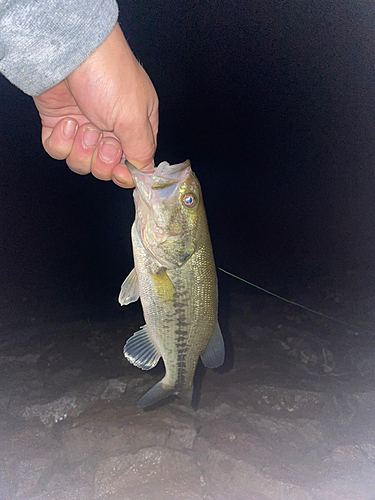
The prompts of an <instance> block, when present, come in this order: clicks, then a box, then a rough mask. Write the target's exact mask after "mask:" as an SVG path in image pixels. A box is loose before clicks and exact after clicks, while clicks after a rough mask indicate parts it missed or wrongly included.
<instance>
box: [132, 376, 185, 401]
mask: <svg viewBox="0 0 375 500" xmlns="http://www.w3.org/2000/svg"><path fill="white" fill-rule="evenodd" d="M163 380H164V379H163ZM163 380H160V382H158V383H157V384H155V385H154V387H151V389H150V390H149V391H147V392H146V394H144V395H143V396H142V397H141V399H140V400H139V401H138V403H137V406H138V408H147V407H148V406H152V405H154V404H156V403H158V402H159V401H162V400H163V399H166V398H167V397H168V396H172V395H176V396H177V395H179V396H180V397H182V398H183V399H185V400H187V401H188V403H189V404H190V405H192V397H193V387H191V388H189V389H183V390H182V391H178V390H176V388H175V387H174V386H172V387H171V386H170V385H166V384H165V383H163Z"/></svg>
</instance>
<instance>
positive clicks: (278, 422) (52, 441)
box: [0, 286, 375, 500]
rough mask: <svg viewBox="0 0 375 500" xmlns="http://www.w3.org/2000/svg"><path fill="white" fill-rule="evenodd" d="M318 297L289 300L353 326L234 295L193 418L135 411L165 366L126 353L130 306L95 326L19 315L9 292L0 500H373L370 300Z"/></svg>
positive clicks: (132, 315) (374, 340)
mask: <svg viewBox="0 0 375 500" xmlns="http://www.w3.org/2000/svg"><path fill="white" fill-rule="evenodd" d="M327 290H328V289H324V287H323V288H322V287H321V286H320V288H319V293H315V292H314V290H309V291H308V292H306V294H305V296H303V295H301V294H299V295H298V296H297V295H296V296H293V297H290V298H293V299H294V300H296V301H298V302H304V303H305V304H306V301H309V300H310V302H309V303H308V305H310V306H311V307H315V308H318V309H319V310H320V311H321V312H323V313H324V314H328V315H330V316H335V317H338V318H339V319H340V320H341V321H343V322H344V323H350V325H348V324H345V325H344V324H340V323H335V322H333V321H330V320H328V319H326V318H323V317H319V316H316V315H313V314H311V313H309V312H307V311H304V310H301V309H297V308H295V307H293V306H290V305H287V304H284V303H282V302H280V301H277V300H276V299H274V298H272V297H268V296H266V295H264V294H261V293H260V292H254V291H253V290H252V289H247V288H245V287H242V288H241V286H239V287H238V289H234V290H232V291H231V293H230V294H228V296H227V300H226V303H225V301H224V303H223V300H222V312H221V323H222V329H223V332H224V334H225V336H226V341H227V353H228V354H227V360H226V362H225V365H224V367H223V368H222V369H220V370H216V371H212V370H204V369H203V368H202V367H199V369H198V372H197V382H196V386H197V394H196V397H197V398H198V399H199V404H198V409H192V408H190V407H187V406H186V405H185V403H184V402H183V401H180V400H178V399H176V400H174V401H167V402H166V403H167V404H164V405H161V406H159V407H158V408H155V409H151V410H148V411H144V410H139V409H137V407H136V402H137V400H138V399H139V397H140V396H141V395H142V394H144V392H145V391H146V390H147V389H148V388H150V387H151V386H152V385H153V384H154V383H155V382H156V381H157V380H159V379H160V378H161V377H162V373H163V368H162V366H158V367H157V368H156V369H155V370H153V371H151V372H147V373H146V372H142V371H141V370H139V369H137V368H135V367H133V366H131V365H130V364H129V363H128V362H127V361H126V360H125V359H124V358H123V356H122V347H123V344H124V342H125V340H126V339H127V338H128V337H129V336H130V335H131V334H132V333H133V332H134V331H135V330H136V329H138V327H139V326H140V325H141V324H142V317H141V312H140V309H139V307H138V306H136V305H134V306H128V308H126V309H125V308H122V309H121V310H120V311H119V313H118V314H115V315H111V314H109V315H108V318H107V319H106V320H105V321H104V322H103V321H101V322H99V321H94V320H93V319H92V318H90V317H84V315H81V316H82V317H78V318H77V317H75V318H74V320H70V319H71V318H70V316H69V314H64V312H63V311H61V310H60V309H59V306H57V305H56V304H55V310H54V311H49V312H48V313H46V312H45V311H41V310H40V308H39V309H38V310H37V312H36V313H35V314H34V315H32V313H30V311H32V310H33V307H32V308H29V309H28V314H27V315H25V316H22V314H21V313H20V310H21V309H22V298H20V297H18V298H17V301H18V303H14V301H15V300H16V299H15V298H13V299H12V297H10V298H9V293H8V294H7V297H8V298H7V300H6V301H5V302H4V300H5V299H4V300H3V312H4V314H3V321H2V324H1V344H0V347H1V351H0V369H1V375H0V383H1V392H0V411H1V420H0V443H1V447H0V500H15V499H19V500H65V499H66V500H93V499H95V500H139V499H144V500H163V499H177V498H179V499H191V500H193V499H194V500H198V499H209V500H228V499H233V500H245V499H246V500H374V499H375V418H374V415H375V387H374V382H375V363H374V356H375V336H374V333H375V331H374V329H373V326H372V325H373V320H374V312H373V311H374V309H375V308H374V306H375V294H374V295H372V294H371V293H370V291H367V294H365V295H363V296H361V297H357V300H355V301H354V300H350V298H347V297H342V296H341V295H340V292H338V291H337V290H333V291H332V290H330V291H329V292H328V291H327ZM314 297H315V298H314ZM317 297H319V299H318V298H317ZM12 300H13V302H12ZM24 300H25V301H26V300H28V299H27V298H25V299H24ZM38 311H39V312H38ZM353 323H354V325H353Z"/></svg>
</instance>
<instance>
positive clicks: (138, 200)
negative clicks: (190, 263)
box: [125, 160, 204, 269]
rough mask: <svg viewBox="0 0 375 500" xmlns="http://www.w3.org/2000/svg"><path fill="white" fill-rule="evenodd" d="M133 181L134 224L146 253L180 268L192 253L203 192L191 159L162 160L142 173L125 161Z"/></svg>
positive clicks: (172, 266) (160, 262) (201, 207)
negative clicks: (168, 161) (172, 163)
mask: <svg viewBox="0 0 375 500" xmlns="http://www.w3.org/2000/svg"><path fill="white" fill-rule="evenodd" d="M125 164H126V166H127V167H128V169H129V171H130V173H131V175H132V178H133V181H134V183H135V190H134V203H135V209H136V218H135V224H136V229H137V233H138V236H139V238H140V240H141V243H142V245H143V247H144V248H145V250H146V251H147V253H148V254H149V255H150V256H151V257H152V258H153V259H155V260H156V261H157V262H158V263H159V264H160V265H161V266H163V267H165V268H167V269H174V268H176V267H181V266H182V265H183V264H184V263H185V262H186V261H187V260H188V259H189V257H191V255H192V254H193V253H194V252H195V250H196V248H197V243H198V233H199V231H198V228H199V222H200V219H201V217H200V215H201V214H202V211H203V214H204V207H203V202H202V193H201V188H200V184H199V181H198V179H197V178H196V177H195V175H194V173H193V171H192V169H191V166H190V161H189V160H186V161H185V162H184V163H179V164H177V165H170V164H169V163H167V162H162V163H160V164H159V166H158V167H156V168H154V171H153V172H152V173H144V172H142V171H140V170H138V169H136V168H135V167H134V166H133V165H132V164H131V163H129V162H125Z"/></svg>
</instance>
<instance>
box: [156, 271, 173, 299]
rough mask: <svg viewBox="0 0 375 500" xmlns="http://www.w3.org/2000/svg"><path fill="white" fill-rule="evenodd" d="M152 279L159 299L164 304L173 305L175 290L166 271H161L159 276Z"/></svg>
mask: <svg viewBox="0 0 375 500" xmlns="http://www.w3.org/2000/svg"><path fill="white" fill-rule="evenodd" d="M152 278H153V282H154V286H155V290H156V293H157V295H158V296H159V298H160V299H161V300H162V301H163V302H164V304H167V305H171V304H172V300H173V296H174V294H175V288H174V286H173V283H172V281H171V279H170V277H169V276H168V274H167V273H166V271H165V269H163V270H161V271H160V272H158V273H157V274H153V275H152Z"/></svg>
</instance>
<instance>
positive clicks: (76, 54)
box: [0, 0, 118, 95]
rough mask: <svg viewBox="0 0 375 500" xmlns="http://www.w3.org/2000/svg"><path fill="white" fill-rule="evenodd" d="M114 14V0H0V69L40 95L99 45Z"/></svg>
mask: <svg viewBox="0 0 375 500" xmlns="http://www.w3.org/2000/svg"><path fill="white" fill-rule="evenodd" d="M117 17H118V7H117V3H116V0H0V72H1V73H3V75H4V76H5V77H6V78H7V79H8V80H10V81H11V82H12V83H13V84H14V85H16V86H17V87H19V88H20V89H21V90H23V91H24V92H25V93H26V94H29V95H38V94H41V93H42V92H44V91H45V90H47V89H49V88H51V87H54V86H55V85H57V84H58V83H59V82H61V81H62V80H64V78H66V77H67V76H68V75H69V74H70V73H71V72H72V71H73V70H75V69H76V68H77V67H78V66H79V65H80V64H81V63H82V62H83V61H84V60H85V59H86V58H87V57H88V56H89V55H90V54H91V53H92V52H93V51H94V50H95V49H96V48H97V47H99V45H101V43H102V42H103V41H104V40H105V39H106V38H107V36H108V35H109V33H110V32H111V31H112V29H113V27H114V25H115V24H116V21H117Z"/></svg>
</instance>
